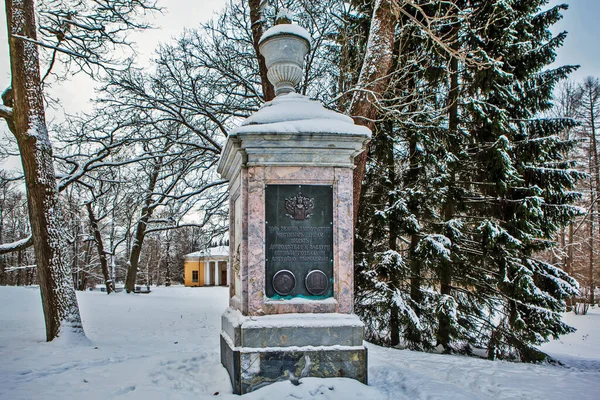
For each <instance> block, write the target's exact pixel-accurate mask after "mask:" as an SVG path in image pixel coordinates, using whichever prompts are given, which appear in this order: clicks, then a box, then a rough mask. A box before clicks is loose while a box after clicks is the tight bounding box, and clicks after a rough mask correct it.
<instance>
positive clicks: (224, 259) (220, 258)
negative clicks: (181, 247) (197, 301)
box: [183, 246, 229, 286]
mask: <svg viewBox="0 0 600 400" xmlns="http://www.w3.org/2000/svg"><path fill="white" fill-rule="evenodd" d="M228 265H229V247H227V246H219V247H210V248H208V249H206V250H202V251H197V252H195V253H190V254H186V255H185V256H183V268H184V271H183V279H184V284H185V286H228V285H229V273H228Z"/></svg>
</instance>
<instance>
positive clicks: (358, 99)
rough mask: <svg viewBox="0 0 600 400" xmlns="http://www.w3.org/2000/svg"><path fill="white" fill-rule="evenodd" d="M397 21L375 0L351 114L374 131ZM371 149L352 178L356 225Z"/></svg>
mask: <svg viewBox="0 0 600 400" xmlns="http://www.w3.org/2000/svg"><path fill="white" fill-rule="evenodd" d="M395 21H396V18H395V16H394V13H393V12H392V4H391V1H390V0H376V1H375V5H374V6H373V16H372V20H371V28H370V30H369V39H368V41H367V51H366V54H365V57H364V60H363V64H362V67H361V71H360V75H359V78H358V82H357V84H356V86H357V88H358V90H357V91H356V92H354V95H353V97H352V102H351V104H350V107H349V109H348V114H350V116H352V117H353V118H354V122H355V123H356V124H358V125H363V126H366V127H367V128H369V129H371V130H373V129H374V128H375V120H376V118H377V102H378V101H379V99H380V97H381V96H382V95H383V93H384V92H385V90H386V88H387V85H388V83H389V76H388V74H389V72H390V69H391V68H392V65H393V53H394V52H393V49H394V26H395ZM367 154H368V150H366V151H364V152H363V153H361V154H359V155H358V156H356V158H355V159H354V164H355V166H356V168H355V169H354V178H353V186H354V188H353V190H354V194H353V200H354V225H355V226H356V222H357V219H358V208H359V206H360V192H361V190H362V181H363V179H364V177H365V172H366V168H367Z"/></svg>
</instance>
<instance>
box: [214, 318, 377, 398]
mask: <svg viewBox="0 0 600 400" xmlns="http://www.w3.org/2000/svg"><path fill="white" fill-rule="evenodd" d="M222 327H223V330H222V331H221V363H222V364H223V365H224V366H225V368H226V369H227V371H228V372H229V376H230V378H231V384H232V386H233V391H234V393H236V394H244V393H248V392H251V391H253V390H255V389H259V388H261V387H263V386H265V385H268V384H271V383H274V382H278V381H282V380H295V379H299V378H302V377H306V376H311V377H320V378H330V377H346V378H352V379H356V380H358V381H360V382H362V383H365V384H366V383H367V350H366V348H365V347H364V346H363V324H362V322H361V321H360V320H359V319H358V317H356V316H355V315H348V314H337V313H332V314H283V315H269V316H262V317H244V316H243V315H242V314H241V313H240V312H239V311H238V310H235V309H232V308H230V309H228V310H227V311H226V312H225V313H224V314H223V316H222Z"/></svg>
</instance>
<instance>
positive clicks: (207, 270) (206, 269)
mask: <svg viewBox="0 0 600 400" xmlns="http://www.w3.org/2000/svg"><path fill="white" fill-rule="evenodd" d="M208 285H210V261H208V259H205V260H204V286H208Z"/></svg>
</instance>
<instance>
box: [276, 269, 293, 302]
mask: <svg viewBox="0 0 600 400" xmlns="http://www.w3.org/2000/svg"><path fill="white" fill-rule="evenodd" d="M295 288H296V277H295V276H294V274H293V273H291V272H290V271H288V270H287V269H282V270H279V271H277V272H276V273H275V275H273V289H274V290H275V292H277V294H278V295H280V296H289V295H290V294H292V293H293V292H294V289H295Z"/></svg>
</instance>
